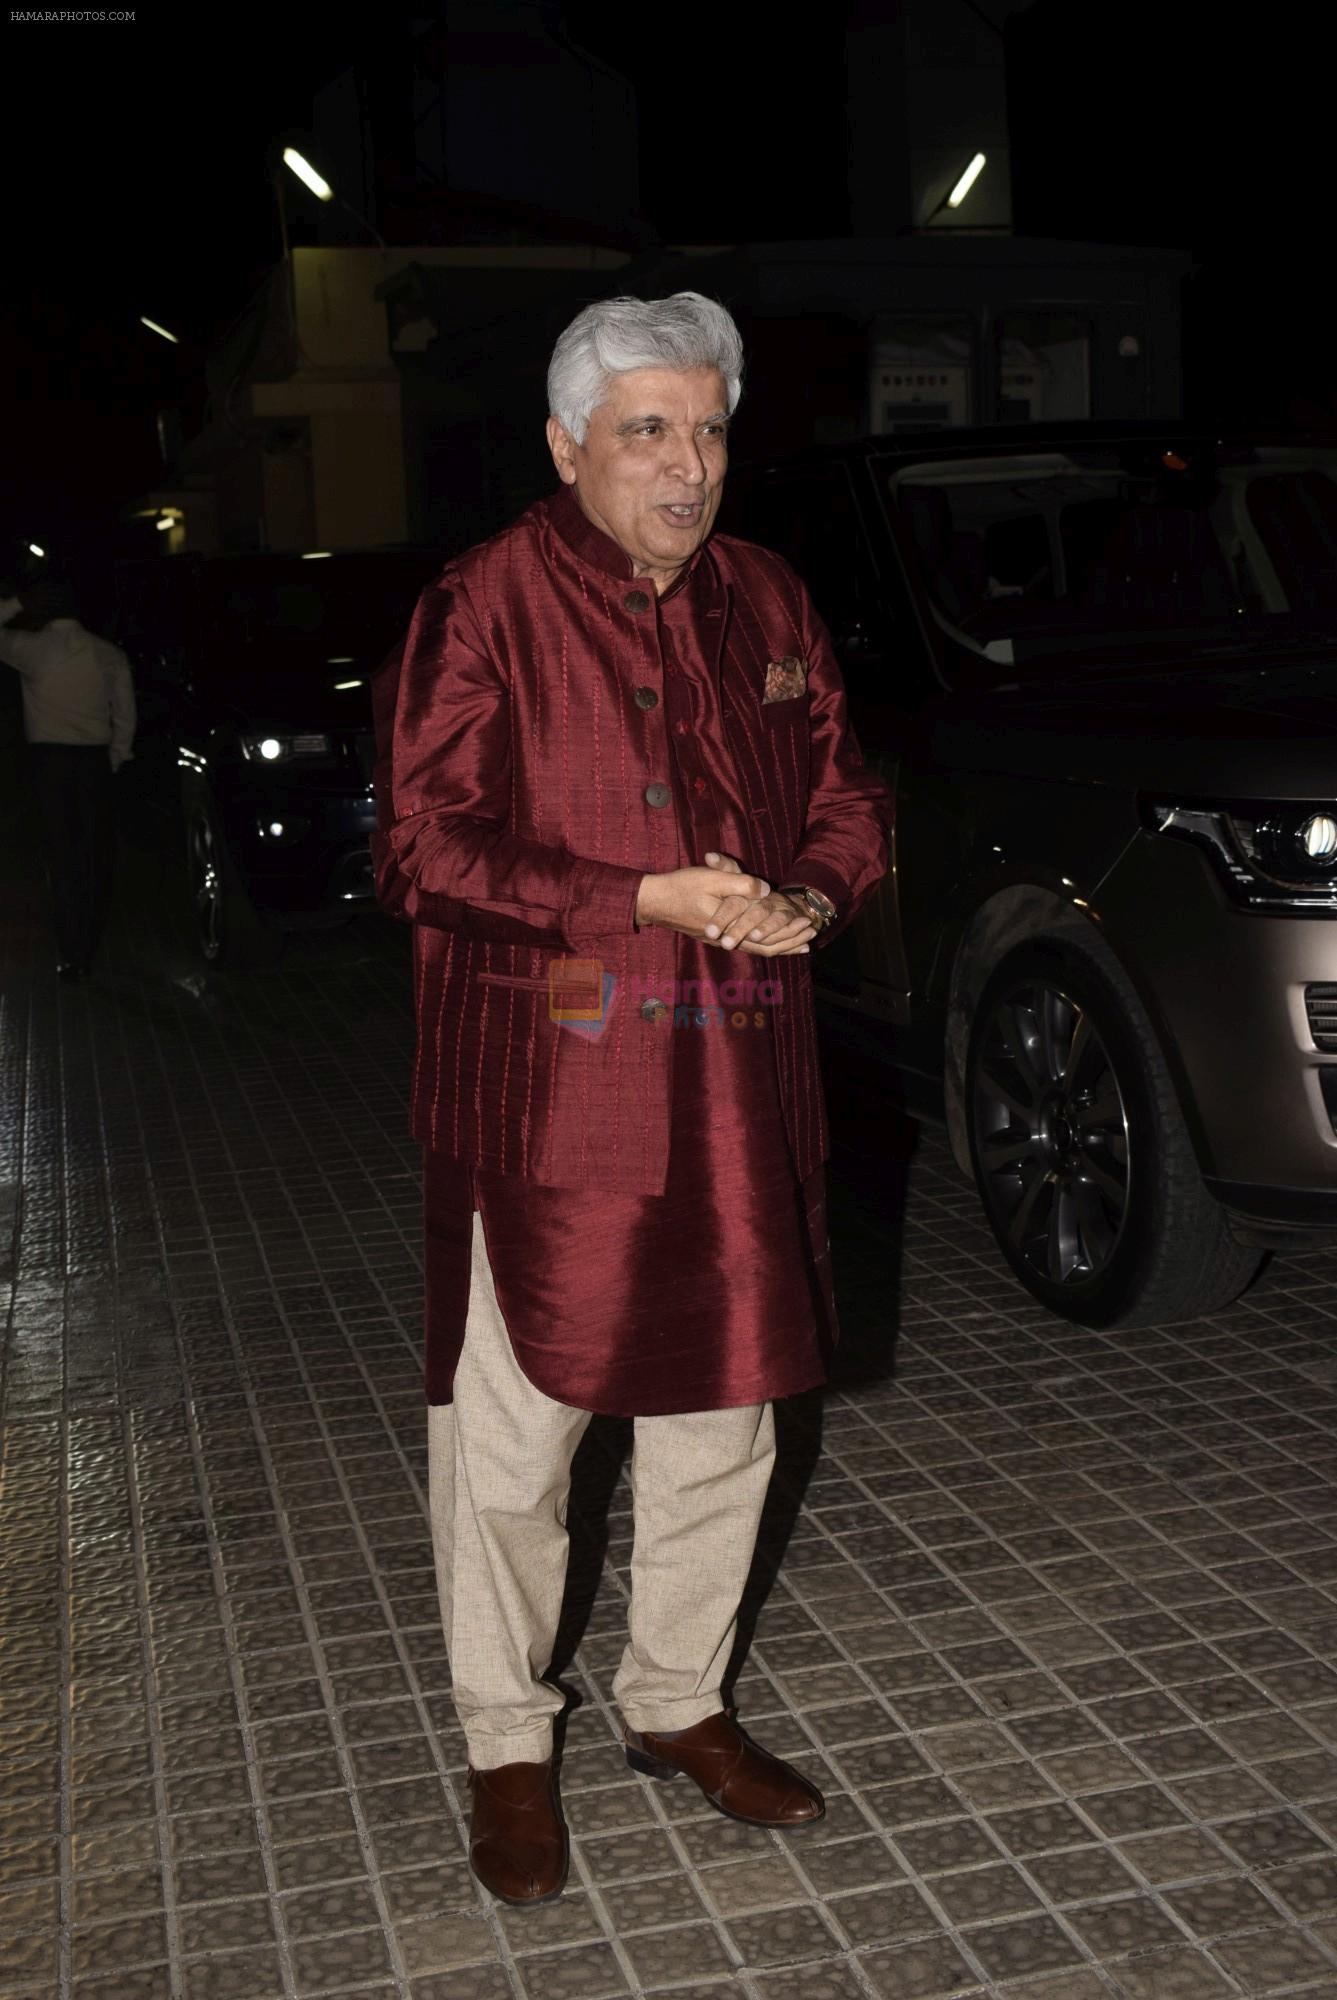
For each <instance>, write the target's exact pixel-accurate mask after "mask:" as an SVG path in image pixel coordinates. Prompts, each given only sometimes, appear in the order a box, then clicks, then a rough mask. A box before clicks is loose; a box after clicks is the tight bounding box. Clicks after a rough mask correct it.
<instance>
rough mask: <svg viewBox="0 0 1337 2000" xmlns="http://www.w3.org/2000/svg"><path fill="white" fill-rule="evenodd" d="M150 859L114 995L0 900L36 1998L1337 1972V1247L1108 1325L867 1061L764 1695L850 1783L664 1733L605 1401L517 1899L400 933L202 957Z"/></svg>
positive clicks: (902, 1994) (617, 1432)
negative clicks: (440, 1394) (532, 1899)
mask: <svg viewBox="0 0 1337 2000" xmlns="http://www.w3.org/2000/svg"><path fill="white" fill-rule="evenodd" d="M122 883H123V896H122V904H121V908H120V913H119V916H118V922H117V928H116V935H115V938H114V941H113V946H112V949H111V951H110V953H109V956H108V959H107V961H106V963H105V965H104V967H103V969H102V970H101V971H100V972H99V974H98V976H97V978H96V979H95V981H94V983H93V984H92V986H91V987H89V988H88V989H85V990H77V989H74V990H72V989H58V988H57V987H56V985H55V983H54V981H53V979H52V977H51V976H50V973H49V971H48V969H47V955H46V950H45V947H44V945H43V943H42V940H41V931H40V921H41V910H40V899H39V898H38V896H37V895H36V893H35V891H34V890H33V889H32V888H31V886H26V885H25V884H24V883H23V881H22V878H21V877H19V876H16V875H14V874H13V872H12V871H11V873H10V875H9V876H8V877H7V878H6V886H4V887H3V888H2V889H0V952H3V955H4V964H3V967H2V968H0V970H3V999H2V1001H0V1007H2V1009H3V1011H2V1012H0V1064H3V1082H2V1084H0V1089H2V1091H3V1108H2V1111H0V1116H2V1117H3V1126H2V1127H0V1144H2V1145H3V1149H4V1151H3V1158H2V1159H0V1203H4V1204H8V1213H9V1214H12V1216H13V1219H14V1222H15V1225H16V1229H15V1240H16V1259H15V1264H14V1273H15V1280H16V1282H15V1286H14V1300H13V1312H12V1318H11V1320H10V1322H9V1326H8V1337H7V1343H6V1347H5V1350H4V1354H5V1369H4V1380H3V1388H4V1395H5V1415H6V1418H7V1428H6V1431H5V1443H4V1459H3V1477H2V1479H0V1536H2V1537H3V1540H2V1542H0V1547H2V1549H3V1570H2V1572H0V1759H2V1760H3V1761H2V1762H0V1773H2V1774H3V1791H2V1795H0V1993H3V1994H4V1995H5V1996H7V2000H16V1997H17V1996H24V2000H39V1997H40V2000H50V1996H55V1995H57V1994H58V1995H60V1996H61V2000H67V1996H69V1995H71V1994H73V1995H75V1996H78V2000H158V1996H168V1995H171V1996H183V2000H248V1996H251V2000H277V1996H297V1995H300V1996H315V1995H321V1994H327V1993H328V1994H336V1993H337V1994H341V1995H344V1996H353V1995H358V1996H361V1995H371V1994H377V1995H390V1994H395V1995H398V1996H400V2000H408V1996H411V2000H498V1997H499V1996H503V1995H512V1994H514V1995H521V1996H529V2000H600V1996H603V1995H621V1994H628V1993H631V1994H637V1993H642V1992H647V1993H648V1992H654V1993H659V1992H673V1993H676V1994H677V1995H678V1996H679V2000H689V1996H690V2000H704V1996H706V1995H710V1996H712V2000H722V1996H725V1995H730V1994H734V1995H738V1996H743V1995H747V1996H750V2000H799V1996H802V2000H852V1996H855V1995H863V1996H886V2000H932V1996H939V1995H949V1994H950V1995H967V1994H976V1995H978V1994H982V1993H995V1992H1000V1993H1005V1994H1009V1995H1011V1994H1014V1993H1015V1994H1016V1995H1017V1996H1018V2000H1088V1996H1096V1995H1100V1994H1107V1993H1108V1994H1116V1995H1123V1996H1125V2000H1206V1996H1212V1995H1218V1994H1220V1995H1225V1994H1273V1993H1277V1994H1280V1993H1305V1994H1308V1995H1310V1996H1314V2000H1316V1996H1318V1995H1324V1996H1327V1997H1328V2000H1333V1996H1337V1858H1335V1857H1334V1845H1335V1844H1337V1747H1335V1746H1337V1672H1334V1658H1335V1657H1337V1462H1335V1461H1334V1453H1333V1441H1332V1432H1333V1419H1334V1413H1335V1412H1337V1260H1335V1259H1334V1258H1333V1257H1331V1256H1313V1257H1310V1258H1308V1259H1306V1260H1303V1261H1294V1262H1292V1263H1290V1264H1288V1265H1287V1266H1285V1267H1284V1268H1283V1267H1281V1266H1278V1267H1276V1268H1275V1269H1274V1270H1273V1271H1272V1272H1271V1273H1269V1274H1268V1275H1267V1276H1266V1277H1265V1278H1264V1280H1263V1281H1262V1282H1261V1283H1260V1284H1259V1286H1258V1287H1257V1288H1256V1290H1255V1291H1254V1293H1252V1294H1251V1295H1250V1296H1249V1298H1248V1299H1247V1300H1246V1301H1245V1302H1244V1303H1242V1304H1241V1305H1239V1306H1238V1307H1237V1308H1236V1309H1234V1310H1233V1311H1231V1312H1228V1313H1223V1314H1221V1315H1220V1316H1219V1317H1218V1318H1216V1319H1215V1320H1213V1321H1210V1322H1200V1323H1194V1324H1191V1325H1183V1326H1178V1327H1176V1328H1174V1329H1173V1330H1171V1331H1166V1332H1158V1333H1150V1334H1142V1335H1138V1336H1136V1337H1130V1338H1122V1339H1110V1340H1100V1339H1096V1338H1092V1337H1090V1336H1087V1335H1085V1334H1082V1333H1079V1332H1076V1331H1073V1330H1070V1329H1069V1328H1067V1327H1066V1326H1064V1325H1062V1324H1059V1323H1057V1322H1055V1321H1052V1320H1049V1319H1047V1318H1044V1317H1043V1316H1040V1315H1038V1314H1035V1313H1033V1312H1030V1311H1028V1310H1026V1309H1025V1307H1024V1304H1023V1301H1022V1298H1021V1295H1020V1294H1019V1293H1018V1292H1017V1291H1016V1290H1015V1289H1014V1288H1013V1286H1012V1284H1011V1282H1010V1280H1009V1279H1008V1278H1007V1277H1006V1276H1005V1275H1004V1274H1003V1273H1002V1272H1001V1271H1000V1268H999V1266H998V1263H997V1261H996V1259H995V1258H994V1256H993V1254H992V1252H991V1250H990V1248H989V1247H988V1245H987V1242H986V1239H985V1237H984V1235H983V1232H982V1230H981V1227H980V1225H979V1224H978V1222H977V1221H976V1218H975V1214H974V1210H973V1207H972V1200H971V1197H970V1195H969V1192H968V1190H966V1189H964V1188H963V1186H962V1184H961V1182H960V1180H959V1178H958V1177H957V1175H956V1174H955V1172H954V1170H953V1169H952V1167H951V1164H950V1162H949V1161H948V1159H947V1157H946V1154H945V1151H944V1148H943V1145H942V1143H941V1141H940V1139H938V1138H937V1137H936V1136H934V1135H932V1134H931V1133H930V1134H925V1135H924V1136H922V1137H921V1139H920V1141H919V1143H918V1145H917V1147H912V1146H911V1144H910V1142H909V1141H908V1138H907V1131H908V1128H906V1127H905V1126H903V1125H902V1124H901V1123H900V1122H899V1120H898V1119H897V1118H896V1116H895V1114H894V1112H893V1111H891V1110H890V1109H889V1108H888V1106H887V1105H886V1104H885V1103H883V1102H880V1101H879V1100H878V1099H877V1097H876V1096H873V1097H871V1098H869V1097H868V1094H867V1092H866V1090H863V1091H861V1092H860V1096H861V1098H862V1099H863V1100H864V1102H863V1106H862V1110H861V1114H860V1117H859V1120H858V1122H857V1123H856V1122H855V1121H854V1120H853V1119H852V1117H851V1116H850V1114H849V1112H848V1110H846V1111H843V1112H842V1111H840V1110H838V1112H837V1131H838V1135H839V1148H838V1153H837V1158H836V1161H835V1172H834V1177H833V1188H834V1192H833V1213H834V1220H835V1223H836V1229H837V1237H838V1242H837V1253H838V1271H839V1277H840V1289H841V1297H842V1304H843V1312H844V1323H845V1333H846V1342H847V1346H846V1357H845V1363H844V1367H845V1374H844V1378H843V1384H842V1386H840V1387H838V1388H836V1389H835V1390H833V1391H832V1392H831V1393H830V1394H828V1396H827V1397H826V1399H825V1403H824V1406H823V1405H821V1404H820V1403H819V1401H818V1399H815V1398H812V1399H803V1400H802V1402H801V1403H800V1404H799V1405H798V1406H793V1407H788V1408H786V1410H785V1412H784V1418H785V1421H784V1433H785V1453H784V1477H783V1479H781V1480H779V1481H777V1484H776V1487H775V1489H774V1492H773V1500H774V1506H773V1508H772V1514H771V1519H770V1522H769V1525H768V1530H767V1537H766V1545H767V1550H768V1552H769V1555H770V1558H771V1562H770V1567H769V1569H768V1571H767V1573H766V1574H765V1575H762V1576H760V1577H759V1587H758V1590H757V1592H756V1593H755V1597H754V1600H753V1602H752V1604H751V1605H750V1607H749V1617H748V1622H749V1623H751V1622H752V1620H753V1616H754V1614H755V1637H754V1640H753V1643H752V1646H751V1649H750V1651H749V1652H748V1653H747V1656H746V1659H745V1662H744V1664H743V1667H742V1672H741V1674H740V1676H739V1679H738V1682H737V1690H736V1693H737V1699H738V1703H739V1707H740V1712H741V1715H742V1717H743V1720H744V1721H745V1722H746V1723H747V1724H748V1725H749V1726H750V1727H751V1728H752V1729H753V1730H754V1731H755V1733H756V1734H757V1735H758V1736H759V1737H760V1738H761V1739H762V1740H764V1741H765V1742H766V1743H768V1744H769V1745H771V1746H772V1747H773V1748H775V1749H777V1750H779V1751H782V1752H784V1753H786V1754H792V1755H793V1756H794V1757H795V1758H796V1759H797V1760H798V1761H799V1762H800V1763H801V1764H802V1766H803V1767H804V1769H805V1770H807V1771H808V1772H809V1773H810V1774H811V1775H812V1776H813V1777H814V1778H816V1779H818V1780H819V1781H820V1783H821V1784H822V1785H823V1786H824V1787H825V1789H826V1790H827V1792H828V1794H829V1799H830V1810H829V1814H828V1817H827V1819H826V1821H825V1822H824V1824H822V1825H821V1826H820V1827H818V1828H815V1829H812V1830H810V1831H809V1832H807V1833H806V1834H802V1835H797V1834H796V1835H794V1836H792V1837H790V1838H780V1837H778V1836H772V1835H769V1834H766V1833H763V1832H757V1831H753V1830H750V1829H746V1828H743V1827H739V1826H736V1825H733V1824H731V1823H729V1822H726V1821H724V1820H723V1819H721V1818H719V1817H717V1816H716V1815H714V1814H712V1813H711V1812H710V1811H709V1810H708V1809H706V1808H705V1807H704V1806H703V1805H702V1803H701V1801H700V1800H699V1797H698V1796H697V1795H696V1794H695V1793H693V1792H692V1791H690V1790H689V1789H688V1788H687V1786H686V1784H685V1782H680V1783H679V1784H676V1785H673V1786H670V1787H667V1788H659V1787H655V1786H652V1785H650V1784H647V1783H645V1782H643V1781H642V1780H640V1779H638V1778H635V1777H633V1776H632V1775H631V1774H630V1773H629V1772H628V1771H627V1769H626V1767H625V1765H624V1764H623V1763H622V1762H621V1761H620V1758H619V1754H618V1751H617V1747H616V1741H615V1733H614V1731H615V1720H614V1716H613V1713H612V1711H611V1709H610V1707H609V1696H608V1689H609V1680H610V1677H611V1674H612V1671H613V1668H614V1666H615V1663H616V1660H617V1657H618V1653H619V1650H620V1646H621V1640H622V1628H623V1616H624V1606H625V1596H626V1579H627V1562H628V1553H629V1539H630V1520H629V1514H628V1504H627V1494H626V1489H625V1486H624V1485H622V1484H620V1483H617V1482H616V1474H617V1468H618V1463H619V1455H620V1452H621V1450H622V1447H623V1445H624V1443H625V1436H624V1431H625V1427H622V1426H618V1425H598V1426H596V1427H595V1428H594V1430H593V1431H592V1432H591V1438H590V1442H589V1447H588V1450H587V1453H586V1457H585V1459H584V1462H583V1466H582V1477H581V1488H580V1494H579V1498H578V1504H577V1505H576V1507H575V1508H574V1510H573V1522H574V1527H575V1534H576V1545H577V1553H576V1560H575V1562H574V1565H573V1603H572V1615H571V1629H572V1631H573V1633H577V1634H580V1646H579V1651H578V1653H577V1654H576V1655H575V1658H574V1659H573V1660H572V1661H570V1663H569V1664H567V1665H566V1666H565V1668H564V1670H563V1676H562V1677H563V1680H564V1682H565V1684H566V1685H567V1686H568V1687H569V1688H570V1689H571V1690H572V1692H573V1694H574V1695H575V1696H577V1697H578V1702H579V1705H578V1706H576V1707H575V1708H574V1710H573V1712H572V1714H571V1718H570V1722H569V1727H568V1730H567V1735H566V1744H565V1757H564V1764H563V1792H564V1797H565V1802H566V1808H567V1812H568V1816H569V1819H570V1821H571V1825H572V1828H573V1831H574V1834H575V1836H576V1839H575V1860H574V1866H573V1871H572V1880H571V1886H570V1889H569V1892H568V1894H567V1895H566V1896H565V1897H564V1899H563V1900H562V1901H561V1902H560V1903H559V1904H557V1905H554V1906H552V1907H551V1908H548V1909H544V1910H539V1911H535V1912H531V1913H528V1914H520V1913H516V1912H510V1911H504V1910H501V1909H499V1908H497V1907H495V1906H493V1905H492V1904H491V1903H490V1902H489V1901H488V1900H487V1899H486V1898H485V1897H483V1896H482V1895H481V1894H479V1893H478V1892H477V1891H476V1890H475V1888H474V1886H473V1883H472V1880H471V1878H470V1876H469V1874H468V1872H467V1868H466V1866H465V1862H464V1858H463V1847H462V1827H463V1821H462V1818H461V1806H462V1800H463V1792H462V1787H461V1775H462V1745H461V1739H460V1736H459V1734H458V1732H457V1730H456V1728H455V1726H454V1723H453V1718H452V1714H451V1709H450V1702H449V1695H448V1673H447V1665H446V1660H445V1657H444V1653H443V1649H442V1644H441V1637H440V1632H439V1628H438V1624H437V1613H436V1603H435V1598H434V1595H433V1585H432V1573H431V1567H430V1558H429V1545H428V1538H427V1532H426V1527H425V1522H424V1512H423V1477H424V1451H423V1411H422V1405H421V1400H420V1391H419V1378H418V1358H417V1346H418V1328H417V1313H418V1290H419V1277H418V1258H417V1241H416V1228H417V1185H416V1159H415V1155H414V1152H413V1149H412V1147H411V1145H410V1143H409V1141H408V1139H407V1137H406V1132H405V1115H404V1097H405V1084H406V1074H407V1064H406V1054H407V1049H408V1041H409V1017H408V1011H407V1009H408V1000H407V989H406V983H405V979H404V953H403V944H404V939H403V937H402V936H401V935H400V934H398V933H397V932H393V931H392V930H391V928H390V927H389V926H388V925H381V924H380V923H379V922H378V921H377V920H370V921H368V922H367V923H364V924H361V925H359V926H356V927H354V928H353V929H352V930H350V931H349V932H346V933H344V934H342V935H340V936H337V937H333V938H331V937H314V938H303V939H298V940H297V941H296V942H295V944H294V946H293V948H292V949H291V950H290V952H289V954H288V956H287V958H286V960H285V961H284V963H283V964H282V965H280V966H279V967H278V968H275V969H272V970H266V971H264V972H260V973H256V974H253V975H250V976H246V977H241V976H238V977H233V978H223V979H216V980H212V981H210V982H208V983H205V982H202V981H201V980H200V979H199V978H198V976H197V974H196V972H195V970H194V968H193V966H192V962H191V959H190V956H189V952H188V950H187V949H186V947H185V946H184V944H183V943H182V941H181V937H180V935H179V933H178V931H177V929H176V927H175V914H174V905H173V896H172V893H171V891H172V876H171V871H170V870H169V869H167V868H166V866H165V864H164V866H163V872H162V874H161V877H159V875H158V874H157V873H155V871H154V868H153V867H152V866H150V865H149V863H148V862H147V861H146V860H145V859H144V858H143V857H142V856H141V857H139V858H138V859H136V860H135V861H134V862H133V864H132V865H131V866H130V867H128V868H126V869H124V870H123V874H122ZM845 1073H846V1068H845V1065H843V1064H841V1063H837V1064H836V1065H835V1066H834V1068H833V1071H832V1087H833V1090H834V1089H836V1088H838V1087H839V1086H840V1083H841V1079H842V1076H843V1075H844V1074H845ZM911 1153H913V1157H912V1158H910V1154H911ZM907 1160H908V1162H909V1174H908V1198H907V1200H906V1201H905V1203H904V1209H905V1213H904V1224H903V1232H902V1224H901V1220H900V1214H901V1209H902V1206H903V1203H902V1193H901V1183H902V1180H903V1177H904V1169H905V1166H906V1162H907ZM889 1163H890V1164H889ZM20 1190H21V1200H20V1199H19V1191H20ZM4 1230H5V1234H6V1235H7V1233H8V1220H6V1221H5V1223H4ZM3 1250H4V1243H3V1241H0V1253H3ZM610 1489H611V1502H610V1504H609V1510H608V1529H607V1544H606V1549H605V1548H604V1547H603V1544H602V1540H601V1536H602V1528H601V1522H602V1519H603V1503H604V1500H605V1498H606V1497H607V1496H608V1495H609V1492H610ZM781 1556H782V1557H783V1560H782V1561H781V1560H780V1558H781ZM777 1564H778V1570H777V1569H776V1565H777ZM591 1598H593V1602H592V1607H591V1603H590V1600H591ZM758 1606H759V1609H758ZM582 1628H583V1630H582Z"/></svg>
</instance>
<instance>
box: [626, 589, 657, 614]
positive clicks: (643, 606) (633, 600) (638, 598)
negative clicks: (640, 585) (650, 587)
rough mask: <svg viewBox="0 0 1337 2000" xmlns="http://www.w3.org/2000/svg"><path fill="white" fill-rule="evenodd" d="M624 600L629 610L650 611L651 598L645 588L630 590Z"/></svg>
mask: <svg viewBox="0 0 1337 2000" xmlns="http://www.w3.org/2000/svg"><path fill="white" fill-rule="evenodd" d="M622 602H623V603H624V604H625V605H626V607H627V609H628V611H648V610H649V609H650V600H649V598H648V597H647V596H646V594H645V592H644V591H643V590H629V591H628V592H627V594H626V596H625V597H624V598H623V600H622Z"/></svg>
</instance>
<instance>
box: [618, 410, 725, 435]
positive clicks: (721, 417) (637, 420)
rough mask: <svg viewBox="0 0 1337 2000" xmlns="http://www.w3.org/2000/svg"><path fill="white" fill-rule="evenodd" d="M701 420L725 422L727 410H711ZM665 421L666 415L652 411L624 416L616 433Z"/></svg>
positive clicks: (705, 422) (704, 421)
mask: <svg viewBox="0 0 1337 2000" xmlns="http://www.w3.org/2000/svg"><path fill="white" fill-rule="evenodd" d="M701 421H702V423H703V424H727V423H728V421H729V412H728V411H727V410H712V411H711V412H710V414H709V416H705V417H702V419H701ZM667 422H668V418H667V417H660V416H656V415H655V413H654V412H653V411H651V412H650V413H649V414H648V415H646V416H643V417H626V418H624V420H623V421H622V422H621V423H620V424H618V425H617V427H616V435H617V436H618V437H621V435H622V433H623V432H624V431H634V430H636V429H637V427H638V426H639V425H641V424H666V423H667Z"/></svg>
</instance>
